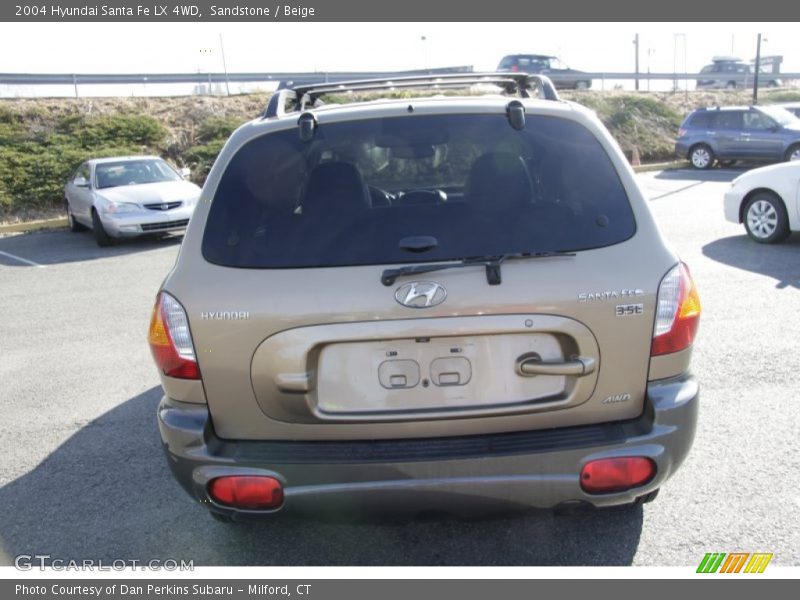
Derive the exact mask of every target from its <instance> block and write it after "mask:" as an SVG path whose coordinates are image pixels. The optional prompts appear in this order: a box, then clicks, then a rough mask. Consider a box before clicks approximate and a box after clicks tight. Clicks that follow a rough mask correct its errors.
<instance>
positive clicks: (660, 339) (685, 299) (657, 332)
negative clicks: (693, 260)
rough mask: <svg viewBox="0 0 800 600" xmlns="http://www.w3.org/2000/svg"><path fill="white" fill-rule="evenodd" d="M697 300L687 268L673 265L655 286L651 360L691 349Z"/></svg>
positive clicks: (698, 304)
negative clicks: (656, 288) (656, 300)
mask: <svg viewBox="0 0 800 600" xmlns="http://www.w3.org/2000/svg"><path fill="white" fill-rule="evenodd" d="M700 312H701V307H700V296H699V295H698V294H697V288H696V287H695V285H694V281H692V276H691V275H690V274H689V269H688V267H687V266H686V265H685V264H683V263H679V264H677V265H676V266H675V267H674V268H673V269H672V270H670V272H669V273H667V274H666V275H665V276H664V279H662V280H661V285H659V286H658V304H657V306H656V322H655V325H654V327H653V344H652V346H651V349H650V355H651V356H659V355H661V354H671V353H672V352H678V351H680V350H684V349H686V348H688V347H689V346H691V345H692V342H694V337H695V334H696V333H697V326H698V324H699V323H700Z"/></svg>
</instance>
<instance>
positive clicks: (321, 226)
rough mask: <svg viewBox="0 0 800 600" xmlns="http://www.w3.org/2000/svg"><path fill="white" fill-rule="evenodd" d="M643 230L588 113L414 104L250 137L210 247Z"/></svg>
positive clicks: (269, 255) (208, 251)
mask: <svg viewBox="0 0 800 600" xmlns="http://www.w3.org/2000/svg"><path fill="white" fill-rule="evenodd" d="M635 230H636V225H635V221H634V217H633V213H632V210H631V207H630V203H629V201H628V197H627V195H626V192H625V189H624V188H623V186H622V183H621V182H620V179H619V177H618V175H617V172H616V169H615V168H614V166H613V164H612V163H611V161H610V159H609V157H608V155H607V154H606V151H605V150H604V148H603V147H602V145H601V144H600V143H599V141H598V140H597V139H596V138H595V137H594V135H593V134H591V133H590V132H589V131H588V130H587V129H586V128H585V127H583V126H582V125H580V124H578V123H576V122H574V121H571V120H567V119H562V118H556V117H546V116H535V115H528V117H527V119H526V126H525V128H524V129H522V130H519V131H518V130H515V129H514V128H512V127H511V126H510V125H509V122H508V119H507V117H506V116H505V114H492V115H475V114H471V115H435V116H407V117H396V118H382V119H366V120H358V121H350V122H346V123H333V124H321V125H319V126H318V127H317V129H316V130H315V132H314V137H313V139H312V140H311V141H302V140H301V139H300V136H299V135H298V128H297V127H296V126H293V127H291V128H290V129H286V130H281V131H278V132H275V133H269V134H266V135H263V136H261V137H259V138H256V139H254V140H252V141H250V142H248V143H247V144H245V145H244V146H243V147H242V148H241V149H240V150H239V151H238V152H237V153H236V154H235V155H234V156H233V158H232V159H231V161H230V163H229V164H228V165H227V167H226V169H225V172H224V173H223V175H222V177H221V180H220V183H219V185H218V187H217V189H216V192H215V194H214V198H213V201H212V205H211V209H210V213H209V216H208V221H207V224H206V230H205V233H204V238H203V254H204V256H205V258H206V259H207V260H209V261H210V262H212V263H216V264H221V265H226V266H235V267H252V268H287V267H324V266H342V265H367V264H387V263H408V262H425V261H442V260H456V259H463V258H469V257H475V256H486V255H495V254H509V253H524V252H539V251H575V250H582V249H589V248H597V247H602V246H607V245H611V244H615V243H618V242H621V241H623V240H625V239H628V238H629V237H630V236H632V235H633V233H634V232H635Z"/></svg>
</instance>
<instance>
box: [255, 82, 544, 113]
mask: <svg viewBox="0 0 800 600" xmlns="http://www.w3.org/2000/svg"><path fill="white" fill-rule="evenodd" d="M480 84H488V85H496V86H498V87H500V88H502V89H503V91H504V93H506V94H514V95H517V96H519V97H520V98H530V97H531V94H530V92H531V91H534V92H535V93H536V95H537V96H538V97H539V98H542V99H544V100H559V97H558V93H557V92H556V89H555V86H554V85H553V82H552V81H550V79H549V78H548V77H546V76H544V75H531V74H528V73H448V74H440V75H412V76H405V75H404V76H401V77H394V78H386V79H357V80H353V81H334V82H324V83H316V84H309V85H299V86H296V87H294V88H286V89H282V90H279V91H277V92H275V94H273V96H272V97H271V98H270V101H269V104H268V105H267V108H266V109H265V110H264V112H263V113H262V117H263V118H265V119H267V118H271V117H280V116H283V115H285V114H288V113H290V112H302V111H304V110H305V109H306V107H309V106H310V107H312V108H313V107H315V106H318V104H317V101H318V100H319V99H320V97H322V96H325V95H327V94H341V93H348V92H369V91H381V90H383V91H388V90H395V89H400V88H402V89H409V88H436V89H447V88H459V87H465V86H471V85H480ZM287 104H289V106H288V108H287Z"/></svg>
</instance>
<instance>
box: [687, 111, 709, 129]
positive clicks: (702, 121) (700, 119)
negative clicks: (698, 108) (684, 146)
mask: <svg viewBox="0 0 800 600" xmlns="http://www.w3.org/2000/svg"><path fill="white" fill-rule="evenodd" d="M689 126H691V127H710V126H711V114H709V113H707V112H700V113H695V114H693V115H692V116H691V118H690V119H689Z"/></svg>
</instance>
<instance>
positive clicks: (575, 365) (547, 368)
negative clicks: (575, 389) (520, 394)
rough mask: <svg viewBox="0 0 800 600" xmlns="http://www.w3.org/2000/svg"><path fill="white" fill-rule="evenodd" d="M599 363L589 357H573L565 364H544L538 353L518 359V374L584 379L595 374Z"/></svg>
mask: <svg viewBox="0 0 800 600" xmlns="http://www.w3.org/2000/svg"><path fill="white" fill-rule="evenodd" d="M596 367H597V361H595V359H593V358H589V357H587V356H573V357H572V359H571V360H568V361H565V362H544V361H542V357H541V356H539V355H538V354H536V353H531V354H523V355H522V356H520V357H519V358H518V359H517V373H518V374H519V375H522V376H524V377H533V376H535V375H565V376H567V377H583V376H584V375H589V374H590V373H594V370H595V368H596Z"/></svg>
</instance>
